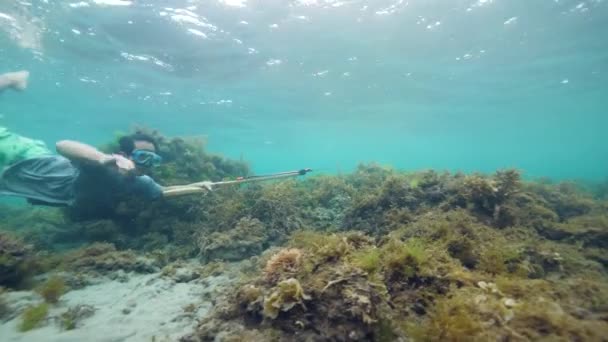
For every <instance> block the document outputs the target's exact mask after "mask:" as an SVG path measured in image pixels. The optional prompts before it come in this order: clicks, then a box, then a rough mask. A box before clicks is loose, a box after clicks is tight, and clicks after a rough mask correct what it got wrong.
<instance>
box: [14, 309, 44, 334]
mask: <svg viewBox="0 0 608 342" xmlns="http://www.w3.org/2000/svg"><path fill="white" fill-rule="evenodd" d="M48 313H49V304H47V303H42V304H38V305H36V306H30V307H28V308H27V309H25V311H24V312H23V314H22V315H21V322H20V323H19V331H23V332H25V331H29V330H32V329H34V328H37V327H39V326H40V325H42V323H43V322H44V320H45V319H46V317H47V315H48Z"/></svg>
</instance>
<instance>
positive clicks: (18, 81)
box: [5, 70, 30, 91]
mask: <svg viewBox="0 0 608 342" xmlns="http://www.w3.org/2000/svg"><path fill="white" fill-rule="evenodd" d="M5 76H6V77H7V78H8V80H9V81H10V84H11V87H12V88H13V89H15V90H20V91H21V90H25V88H27V80H28V78H29V77H30V73H29V71H25V70H23V71H16V72H11V73H8V74H6V75H5Z"/></svg>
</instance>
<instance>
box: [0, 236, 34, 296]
mask: <svg viewBox="0 0 608 342" xmlns="http://www.w3.org/2000/svg"><path fill="white" fill-rule="evenodd" d="M31 254H32V250H31V246H29V245H26V244H25V243H24V242H23V241H22V240H20V239H17V238H15V237H13V236H11V235H9V234H8V233H4V232H0V286H6V287H15V286H18V285H19V283H20V282H21V281H23V280H24V279H25V278H26V277H27V276H28V274H29V273H28V271H27V270H26V269H25V266H26V264H27V262H28V260H30V258H31Z"/></svg>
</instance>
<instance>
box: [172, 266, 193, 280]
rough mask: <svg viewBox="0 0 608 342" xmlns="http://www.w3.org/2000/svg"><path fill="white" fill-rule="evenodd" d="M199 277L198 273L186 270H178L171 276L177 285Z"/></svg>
mask: <svg viewBox="0 0 608 342" xmlns="http://www.w3.org/2000/svg"><path fill="white" fill-rule="evenodd" d="M199 277H200V274H198V272H196V271H194V270H191V269H188V268H178V269H177V270H176V271H175V275H173V279H174V280H175V281H176V282H178V283H187V282H190V281H192V280H194V279H198V278H199Z"/></svg>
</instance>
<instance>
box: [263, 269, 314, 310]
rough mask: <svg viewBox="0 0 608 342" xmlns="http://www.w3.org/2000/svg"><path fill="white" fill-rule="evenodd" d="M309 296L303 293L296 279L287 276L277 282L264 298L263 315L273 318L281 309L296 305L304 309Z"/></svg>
mask: <svg viewBox="0 0 608 342" xmlns="http://www.w3.org/2000/svg"><path fill="white" fill-rule="evenodd" d="M310 299H311V298H310V296H308V295H306V294H305V293H304V290H303V289H302V285H300V282H299V281H298V280H297V279H294V278H289V279H287V280H283V281H281V282H280V283H278V284H277V286H276V287H275V288H274V290H273V291H272V293H271V294H270V295H269V296H267V297H266V298H265V299H264V310H263V313H264V316H266V317H268V318H271V319H275V318H277V317H278V316H279V312H281V311H289V310H291V309H292V308H293V307H294V306H296V305H298V304H299V305H301V306H302V308H303V309H304V310H306V305H305V304H304V301H305V300H310Z"/></svg>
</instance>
